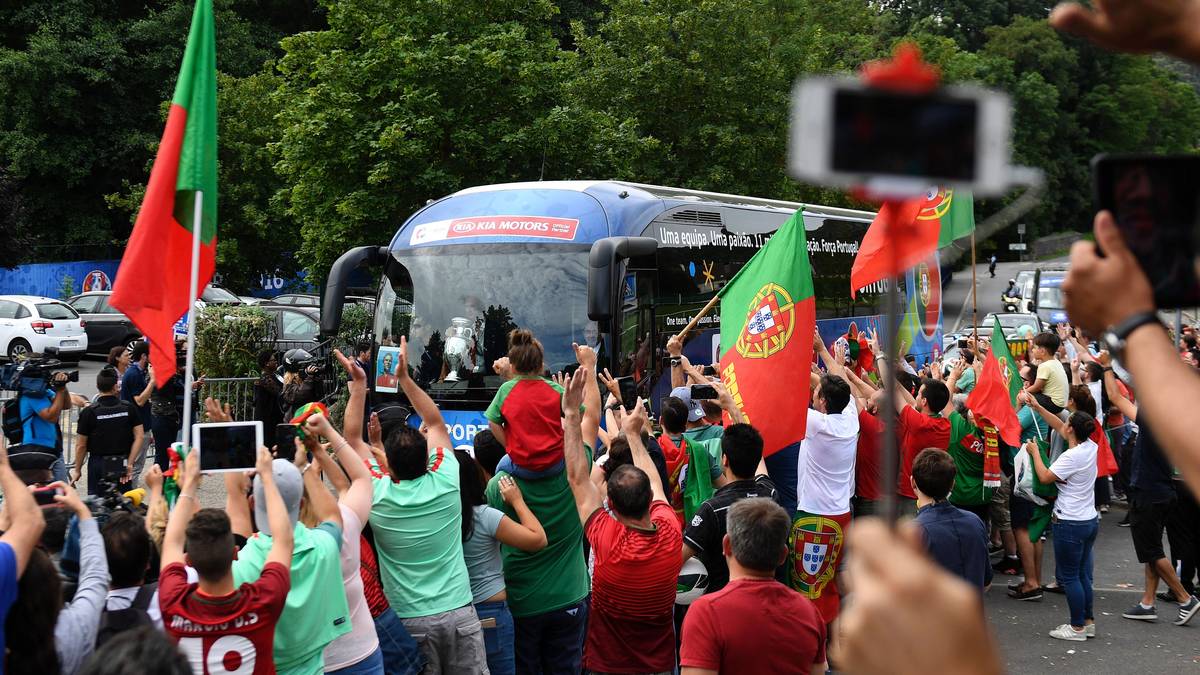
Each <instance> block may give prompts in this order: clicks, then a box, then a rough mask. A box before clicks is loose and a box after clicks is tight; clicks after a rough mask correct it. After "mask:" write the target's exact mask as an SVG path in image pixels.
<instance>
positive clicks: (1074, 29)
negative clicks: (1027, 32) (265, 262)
mask: <svg viewBox="0 0 1200 675" xmlns="http://www.w3.org/2000/svg"><path fill="white" fill-rule="evenodd" d="M1091 4H1092V7H1091V8H1088V7H1085V6H1084V5H1082V4H1080V3H1075V2H1069V3H1062V4H1060V5H1059V6H1058V7H1055V8H1054V11H1053V12H1051V14H1050V25H1051V26H1054V27H1055V28H1057V29H1058V30H1061V31H1066V32H1068V33H1074V34H1075V35H1078V36H1080V37H1083V38H1087V39H1088V40H1091V41H1092V42H1094V43H1096V44H1098V45H1100V46H1102V47H1105V48H1108V49H1113V50H1117V51H1123V52H1133V53H1135V54H1145V53H1148V52H1155V51H1161V52H1166V53H1168V54H1172V55H1174V56H1178V57H1180V58H1183V59H1189V60H1196V57H1197V54H1198V53H1200V50H1198V49H1197V46H1196V43H1197V41H1198V38H1197V35H1196V31H1195V27H1196V26H1197V25H1200V3H1198V2H1196V1H1195V0H1095V1H1094V2H1092V3H1091Z"/></svg>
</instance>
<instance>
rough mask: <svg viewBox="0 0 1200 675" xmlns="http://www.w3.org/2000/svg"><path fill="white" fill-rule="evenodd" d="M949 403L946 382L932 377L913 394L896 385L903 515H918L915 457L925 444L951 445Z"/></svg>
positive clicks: (937, 446) (944, 448)
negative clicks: (913, 470)
mask: <svg viewBox="0 0 1200 675" xmlns="http://www.w3.org/2000/svg"><path fill="white" fill-rule="evenodd" d="M949 403H950V390H949V389H947V388H946V385H945V383H943V382H941V381H939V380H934V379H932V378H928V377H927V378H924V379H923V380H921V388H920V389H919V390H917V395H916V397H915V398H914V397H913V395H912V394H910V393H908V390H907V389H905V388H904V387H901V386H899V385H897V386H896V412H897V413H899V415H900V477H899V482H898V483H897V485H896V492H897V494H898V496H899V499H898V500H897V501H898V507H899V511H900V514H901V515H909V516H915V515H917V493H916V492H913V488H912V480H910V479H911V478H912V465H913V459H915V458H916V456H917V454H918V453H920V452H921V451H922V450H924V449H925V448H937V449H939V450H946V449H947V448H949V447H950V420H948V419H946V418H945V417H943V416H942V413H943V412H944V411H945V410H946V405H947V404H949Z"/></svg>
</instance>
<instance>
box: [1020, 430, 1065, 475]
mask: <svg viewBox="0 0 1200 675" xmlns="http://www.w3.org/2000/svg"><path fill="white" fill-rule="evenodd" d="M1025 452H1027V453H1029V460H1030V463H1031V464H1032V465H1033V472H1034V473H1036V474H1037V477H1038V480H1039V481H1041V483H1042V484H1043V485H1053V484H1054V483H1057V482H1058V476H1055V475H1054V473H1053V472H1052V471H1050V469H1048V468H1047V467H1046V463H1045V462H1043V461H1042V453H1041V452H1038V445H1037V441H1035V440H1033V439H1032V438H1031V439H1029V440H1028V441H1026V442H1025Z"/></svg>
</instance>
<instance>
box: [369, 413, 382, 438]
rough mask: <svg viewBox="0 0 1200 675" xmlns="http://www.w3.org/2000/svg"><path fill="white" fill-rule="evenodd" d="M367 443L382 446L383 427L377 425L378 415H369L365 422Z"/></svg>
mask: <svg viewBox="0 0 1200 675" xmlns="http://www.w3.org/2000/svg"><path fill="white" fill-rule="evenodd" d="M367 442H368V443H370V444H371V445H372V446H375V445H382V444H383V425H382V424H380V423H379V413H377V412H373V413H371V419H369V420H367Z"/></svg>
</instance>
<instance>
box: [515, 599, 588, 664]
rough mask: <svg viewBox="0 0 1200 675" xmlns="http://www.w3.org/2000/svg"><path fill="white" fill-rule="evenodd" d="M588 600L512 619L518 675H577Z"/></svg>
mask: <svg viewBox="0 0 1200 675" xmlns="http://www.w3.org/2000/svg"><path fill="white" fill-rule="evenodd" d="M587 617H588V599H587V598H584V599H583V600H580V601H579V602H577V603H575V604H574V605H570V606H568V607H563V608H562V609H556V610H554V611H553V612H546V613H545V614H537V615H534V616H524V617H516V618H514V619H513V624H514V627H515V628H516V635H515V637H514V640H513V647H514V648H515V653H516V657H517V658H516V661H517V672H519V673H521V674H522V675H578V673H579V669H580V666H581V665H582V662H583V637H584V635H585V631H586V630H587Z"/></svg>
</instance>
